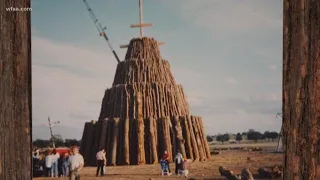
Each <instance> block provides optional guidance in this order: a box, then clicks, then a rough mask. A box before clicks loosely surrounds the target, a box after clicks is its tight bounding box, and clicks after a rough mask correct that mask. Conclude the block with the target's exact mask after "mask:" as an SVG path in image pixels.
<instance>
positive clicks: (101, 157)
mask: <svg viewBox="0 0 320 180" xmlns="http://www.w3.org/2000/svg"><path fill="white" fill-rule="evenodd" d="M96 159H97V172H96V176H97V177H98V176H99V172H100V176H105V174H106V169H105V167H106V165H107V158H106V151H105V149H104V148H100V149H99V151H98V152H97V154H96ZM169 162H170V161H169V154H168V152H167V151H165V152H164V155H163V156H162V158H161V160H160V165H161V169H162V172H165V171H167V174H168V175H171V174H172V173H171V169H170V165H169ZM174 162H175V174H176V175H184V176H185V177H187V176H188V173H189V171H188V170H187V169H186V163H187V159H184V158H183V155H182V154H181V153H180V151H179V150H178V151H177V154H176V156H175V158H174ZM163 165H165V167H163ZM162 175H164V174H163V173H162Z"/></svg>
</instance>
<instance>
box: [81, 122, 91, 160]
mask: <svg viewBox="0 0 320 180" xmlns="http://www.w3.org/2000/svg"><path fill="white" fill-rule="evenodd" d="M89 124H90V123H89V122H86V123H85V124H84V129H83V133H82V138H81V145H80V154H83V155H84V154H85V153H86V151H85V150H86V144H87V136H88V126H89ZM85 164H86V163H85Z"/></svg>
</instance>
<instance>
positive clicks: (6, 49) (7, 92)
mask: <svg viewBox="0 0 320 180" xmlns="http://www.w3.org/2000/svg"><path fill="white" fill-rule="evenodd" d="M10 7H19V8H30V0H16V1H11V0H1V1H0V102H1V103H0V180H6V179H10V180H30V179H32V165H31V164H32V163H31V161H32V156H31V151H32V150H31V109H32V108H31V34H30V31H31V28H30V11H23V12H21V11H20V12H19V11H7V10H6V8H10Z"/></svg>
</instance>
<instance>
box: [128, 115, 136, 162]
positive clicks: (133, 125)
mask: <svg viewBox="0 0 320 180" xmlns="http://www.w3.org/2000/svg"><path fill="white" fill-rule="evenodd" d="M129 121H130V138H129V139H130V141H129V143H130V151H129V153H130V165H137V164H138V156H137V154H138V151H137V150H138V143H137V142H138V138H137V120H135V119H130V120H129Z"/></svg>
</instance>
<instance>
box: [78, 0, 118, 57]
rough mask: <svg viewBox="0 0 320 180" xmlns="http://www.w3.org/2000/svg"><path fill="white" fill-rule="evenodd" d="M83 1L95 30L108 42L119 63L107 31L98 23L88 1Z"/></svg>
mask: <svg viewBox="0 0 320 180" xmlns="http://www.w3.org/2000/svg"><path fill="white" fill-rule="evenodd" d="M83 2H84V5H85V6H86V7H87V10H88V11H89V14H90V16H91V18H92V20H93V22H94V25H95V26H96V28H97V30H98V31H99V34H100V36H103V37H104V39H105V40H106V41H107V43H108V45H109V47H110V49H111V51H112V53H113V55H114V57H115V58H116V59H117V61H118V63H119V62H120V60H119V57H118V55H117V53H116V52H115V51H114V49H113V47H112V45H111V43H110V42H109V38H108V36H107V33H106V32H105V30H106V29H107V28H106V27H102V26H101V24H100V22H99V21H98V19H97V17H96V16H95V15H94V13H93V11H92V9H91V8H90V6H89V4H88V2H87V1H86V0H83Z"/></svg>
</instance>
